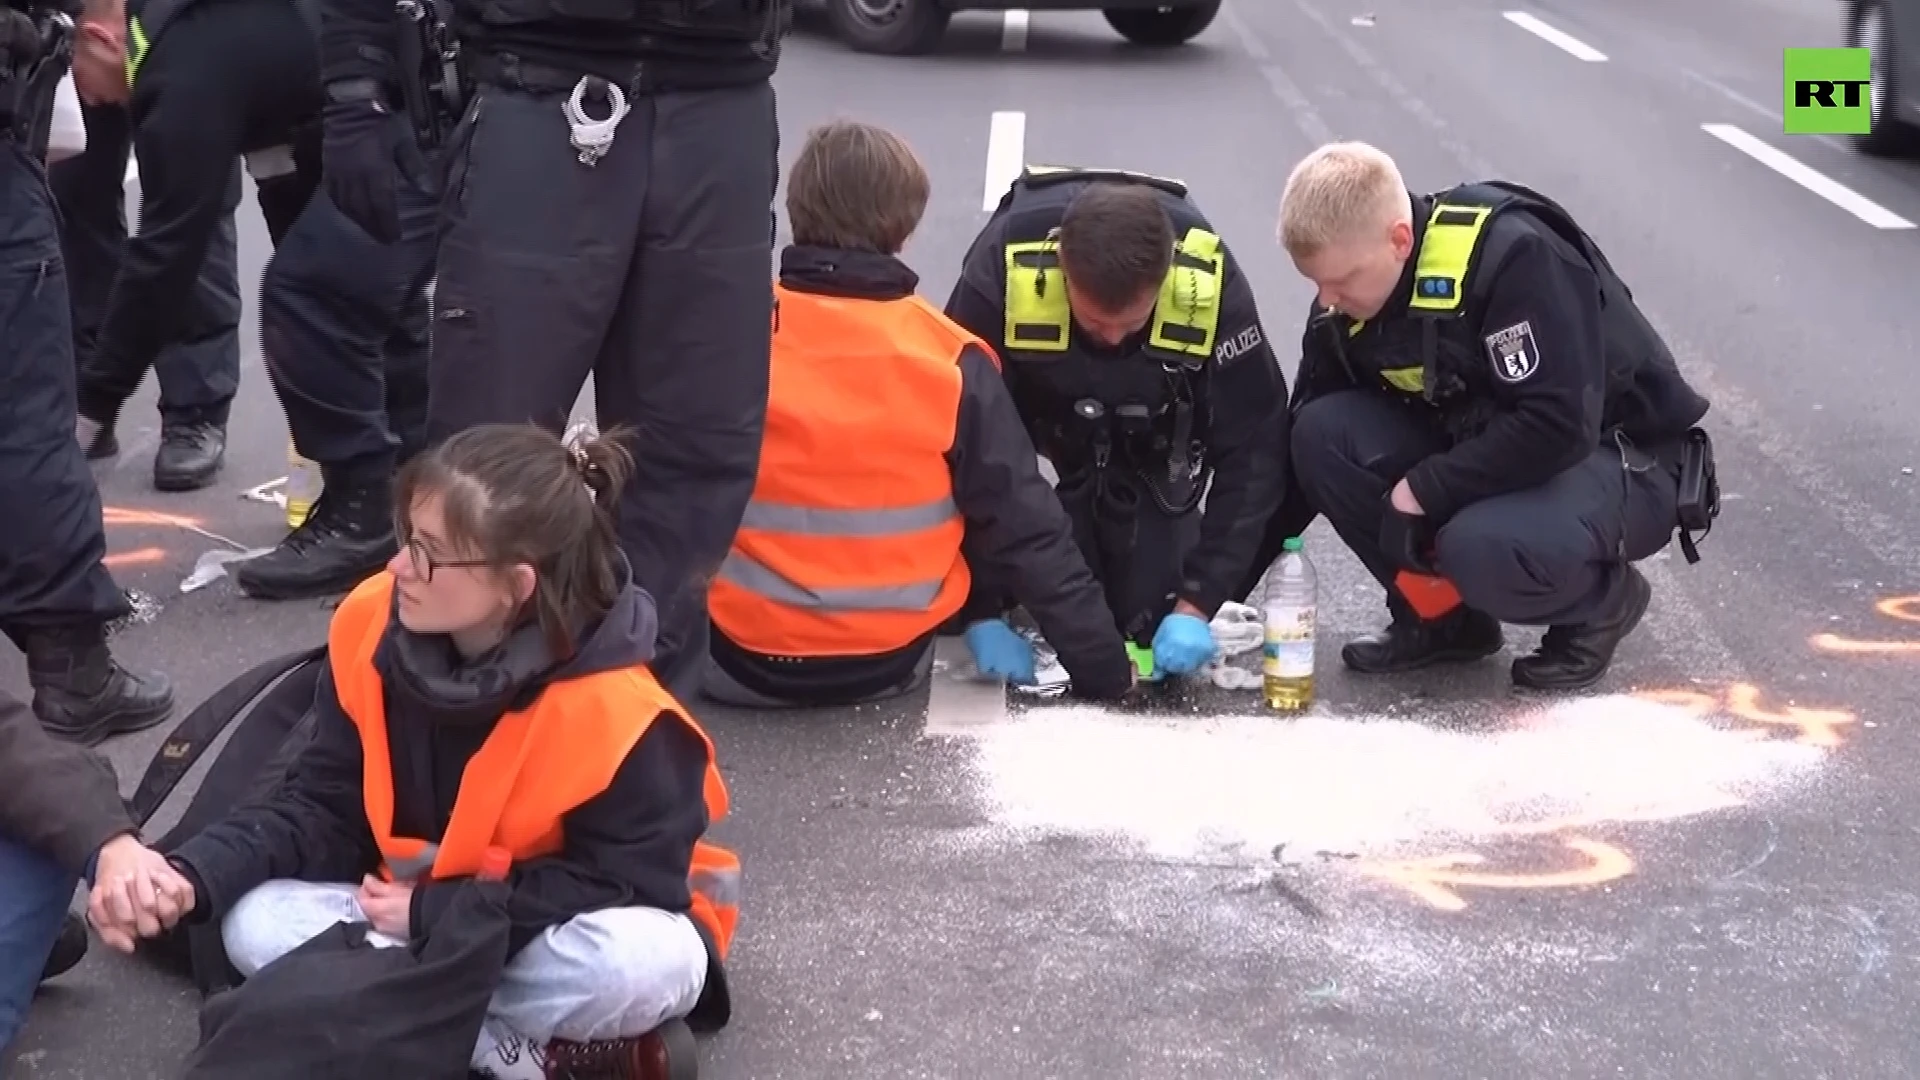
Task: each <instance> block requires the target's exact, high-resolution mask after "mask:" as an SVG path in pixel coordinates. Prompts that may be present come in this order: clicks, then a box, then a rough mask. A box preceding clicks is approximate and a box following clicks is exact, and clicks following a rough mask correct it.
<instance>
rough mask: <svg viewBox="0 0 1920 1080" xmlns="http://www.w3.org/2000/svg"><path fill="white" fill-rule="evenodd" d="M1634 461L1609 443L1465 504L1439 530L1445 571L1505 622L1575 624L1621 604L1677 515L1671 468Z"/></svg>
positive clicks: (1472, 600) (1465, 594) (1476, 603)
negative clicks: (1546, 476)
mask: <svg viewBox="0 0 1920 1080" xmlns="http://www.w3.org/2000/svg"><path fill="white" fill-rule="evenodd" d="M1634 464H1635V465H1636V468H1637V471H1630V470H1628V469H1626V468H1623V467H1622V465H1621V453H1620V450H1619V449H1617V448H1615V447H1612V446H1608V447H1604V448H1601V449H1598V450H1595V451H1594V452H1593V453H1591V454H1589V455H1587V457H1586V459H1585V460H1584V461H1582V462H1580V464H1578V465H1575V466H1574V467H1572V468H1570V469H1568V470H1566V471H1565V472H1563V473H1561V474H1560V475H1558V476H1556V477H1554V478H1553V479H1551V480H1549V481H1547V482H1546V483H1544V484H1542V485H1540V486H1539V487H1536V488H1531V489H1529V490H1527V491H1516V492H1513V493H1511V494H1507V495H1496V496H1494V497H1493V498H1491V499H1485V500H1482V501H1480V502H1477V503H1474V504H1473V505H1471V506H1468V507H1466V508H1465V509H1463V510H1461V511H1460V512H1459V513H1458V514H1455V515H1454V517H1453V520H1451V521H1449V522H1448V523H1447V524H1446V527H1444V528H1442V529H1441V530H1440V535H1439V539H1438V540H1437V542H1436V544H1435V552H1436V561H1437V563H1438V564H1439V569H1440V572H1441V573H1442V574H1443V575H1445V576H1446V577H1447V578H1448V579H1449V580H1451V581H1452V582H1453V584H1454V587H1455V588H1456V589H1458V590H1459V591H1460V596H1461V598H1462V599H1463V600H1465V601H1466V602H1467V604H1469V605H1470V606H1472V607H1475V608H1478V609H1479V610H1481V611H1485V612H1487V613H1488V614H1490V615H1492V616H1494V617H1495V618H1497V619H1499V620H1500V621H1502V622H1509V623H1514V624H1517V625H1523V626H1570V625H1579V624H1584V623H1588V622H1592V621H1595V620H1597V619H1600V618H1603V617H1605V616H1606V615H1608V614H1609V613H1611V612H1613V611H1616V610H1618V609H1619V608H1620V606H1621V605H1622V603H1623V602H1625V599H1626V596H1627V593H1628V591H1629V587H1630V586H1629V581H1630V572H1629V567H1630V565H1631V564H1632V563H1634V562H1636V561H1638V560H1640V559H1644V558H1647V557H1648V556H1650V555H1652V554H1654V553H1655V552H1658V551H1659V550H1660V549H1661V548H1663V547H1665V546H1666V545H1667V541H1668V540H1670V539H1672V537H1673V530H1674V527H1675V523H1676V511H1675V509H1674V504H1675V501H1676V499H1677V497H1678V489H1679V478H1678V475H1677V473H1676V471H1675V469H1674V468H1673V467H1671V466H1668V465H1664V464H1660V463H1658V462H1655V461H1653V460H1651V459H1641V460H1638V461H1635V462H1634Z"/></svg>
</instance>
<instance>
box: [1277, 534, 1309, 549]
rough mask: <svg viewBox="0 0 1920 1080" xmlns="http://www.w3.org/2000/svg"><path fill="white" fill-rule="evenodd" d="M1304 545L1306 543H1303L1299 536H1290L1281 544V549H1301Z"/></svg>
mask: <svg viewBox="0 0 1920 1080" xmlns="http://www.w3.org/2000/svg"><path fill="white" fill-rule="evenodd" d="M1303 546H1304V544H1303V543H1302V541H1301V539H1300V538H1299V537H1297V536H1289V537H1287V539H1286V541H1285V542H1284V543H1282V544H1281V545H1280V550H1281V551H1299V550H1300V549H1301V548H1302V547H1303Z"/></svg>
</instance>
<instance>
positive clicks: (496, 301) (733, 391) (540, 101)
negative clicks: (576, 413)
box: [429, 86, 776, 700]
mask: <svg viewBox="0 0 1920 1080" xmlns="http://www.w3.org/2000/svg"><path fill="white" fill-rule="evenodd" d="M561 100H562V95H559V94H538V93H532V92H527V91H522V90H516V89H506V88H501V87H494V86H487V87H483V88H482V89H481V90H480V92H479V94H478V97H477V99H476V100H475V102H474V103H473V105H472V106H471V107H470V109H469V112H468V115H467V117H466V119H465V120H464V122H463V123H462V125H461V128H460V130H459V131H457V132H456V134H455V138H454V142H453V144H452V147H451V149H450V158H449V161H448V163H447V168H446V176H447V190H446V192H445V194H444V197H443V203H442V207H443V209H442V223H443V225H442V227H443V232H442V241H441V248H440V261H439V268H438V274H439V277H438V284H437V286H436V304H435V307H436V310H437V315H436V319H435V326H434V346H433V361H432V366H431V370H430V373H429V374H430V379H431V384H432V394H431V397H430V399H429V434H430V436H431V438H432V439H434V440H435V441H438V440H440V439H443V438H445V437H446V436H447V435H449V434H451V433H453V432H455V431H458V430H460V429H461V428H464V427H467V426H469V425H472V424H476V423H483V422H488V421H509V422H511V421H523V420H528V419H533V420H538V421H539V422H541V423H544V424H546V425H548V426H549V427H551V428H553V429H554V430H556V431H558V430H559V429H560V427H561V425H562V424H564V423H565V420H566V417H567V414H568V412H569V411H570V409H571V408H572V405H573V402H574V400H575V398H577V397H578V395H579V391H580V386H581V384H582V383H583V382H584V381H585V379H586V376H587V374H588V373H589V371H591V372H592V373H593V375H594V386H595V397H596V399H597V403H598V406H599V412H600V420H601V423H602V425H603V426H607V427H612V426H613V425H616V424H630V425H632V426H633V427H634V429H635V432H634V436H633V439H632V441H631V443H630V447H631V449H632V451H633V454H634V458H635V463H636V466H637V467H636V469H635V476H634V480H633V483H632V485H631V486H630V487H629V489H628V491H627V493H626V497H625V498H624V499H623V500H622V504H621V539H622V541H623V543H624V544H625V546H626V549H627V553H628V555H629V557H630V558H631V559H632V562H633V568H634V573H635V575H636V577H637V578H638V580H639V582H640V584H641V585H643V586H644V587H645V588H646V589H647V590H648V591H649V592H650V593H652V594H653V596H654V599H655V602H656V603H657V604H658V605H659V608H660V623H661V633H660V643H659V649H658V658H657V660H656V662H655V668H656V670H657V671H658V672H659V674H660V677H661V680H662V681H663V682H664V683H666V684H667V686H668V688H669V689H671V690H672V691H673V692H674V693H675V694H676V695H677V696H679V697H680V698H681V699H682V700H690V699H691V698H692V696H693V694H694V692H695V691H697V690H698V680H699V677H700V675H701V673H702V671H703V668H704V662H705V654H706V651H707V644H706V634H707V622H706V582H707V581H708V579H709V578H710V577H711V576H712V574H713V573H714V572H715V571H716V570H717V569H718V567H719V565H720V561H721V560H722V559H723V558H724V557H725V556H726V551H727V548H728V546H729V545H730V544H731V543H732V539H733V532H734V530H735V529H736V528H737V527H738V525H739V519H740V515H741V514H742V513H743V512H744V510H745V506H746V502H747V499H748V498H749V497H750V496H751V494H752V490H753V480H754V473H755V470H756V468H757V466H758V463H759V446H760V433H761V429H762V425H763V424H764V420H765V413H766V388H767V363H768V360H767V353H768V349H769V342H770V338H771V334H772V317H771V313H772V252H771V246H770V240H771V238H770V237H769V236H768V233H767V231H766V230H765V229H762V228H760V227H759V222H760V221H761V220H763V218H762V217H761V215H763V214H765V213H766V212H767V207H768V205H769V203H770V202H771V200H772V195H773V179H774V176H775V172H776V164H775V162H774V160H773V155H774V128H773V124H774V118H773V99H772V92H771V90H769V89H768V88H767V87H765V86H759V87H748V88H741V89H734V90H717V91H709V92H703V93H693V94H672V95H662V96H659V97H642V98H639V99H638V100H636V101H634V102H633V111H632V112H631V113H630V114H629V115H628V116H627V117H626V119H625V120H623V121H622V122H621V125H620V128H619V130H618V131H617V132H616V134H615V136H614V140H613V143H612V145H611V146H610V147H609V148H608V150H607V153H606V155H605V156H604V157H602V158H601V159H600V160H599V162H598V163H597V164H595V165H592V166H587V165H583V164H581V163H580V161H579V155H578V152H577V151H575V150H574V149H573V147H572V146H571V145H570V144H569V142H568V140H567V129H566V126H565V123H564V121H563V120H562V119H561V117H560V116H559V113H560V107H561ZM476 133H478V136H477V137H476ZM534 358H537V362H533V359H534Z"/></svg>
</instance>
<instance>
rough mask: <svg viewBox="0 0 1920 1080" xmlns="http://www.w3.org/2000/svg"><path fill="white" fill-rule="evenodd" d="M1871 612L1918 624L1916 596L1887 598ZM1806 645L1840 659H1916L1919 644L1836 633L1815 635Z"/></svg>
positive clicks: (1918, 600)
mask: <svg viewBox="0 0 1920 1080" xmlns="http://www.w3.org/2000/svg"><path fill="white" fill-rule="evenodd" d="M1873 609H1874V610H1875V611H1877V612H1879V613H1880V614H1882V615H1884V616H1886V617H1887V618H1889V619H1893V620H1896V621H1898V622H1910V623H1920V596H1890V597H1888V598H1887V599H1885V600H1881V601H1879V602H1878V603H1876V604H1874V605H1873ZM1807 644H1809V645H1812V646H1813V647H1814V648H1816V649H1819V650H1820V651H1821V652H1830V653H1839V654H1841V655H1842V656H1920V641H1861V640H1857V639H1855V638H1849V637H1841V636H1840V635H1839V634H1815V635H1813V636H1812V637H1810V638H1808V639H1807Z"/></svg>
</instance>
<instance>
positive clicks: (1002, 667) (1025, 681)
mask: <svg viewBox="0 0 1920 1080" xmlns="http://www.w3.org/2000/svg"><path fill="white" fill-rule="evenodd" d="M966 642H967V649H968V651H970V652H972V653H973V666H974V667H976V668H978V669H980V674H982V675H985V676H987V677H989V678H999V679H1005V680H1007V681H1008V682H1012V683H1020V684H1022V685H1029V686H1030V685H1032V684H1033V681H1034V670H1033V643H1032V642H1029V641H1028V640H1027V639H1026V638H1023V637H1021V636H1020V635H1019V634H1016V633H1014V631H1013V627H1011V626H1008V625H1007V623H1006V620H1004V619H983V620H981V621H980V622H977V623H974V624H973V625H972V626H969V627H967V633H966Z"/></svg>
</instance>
